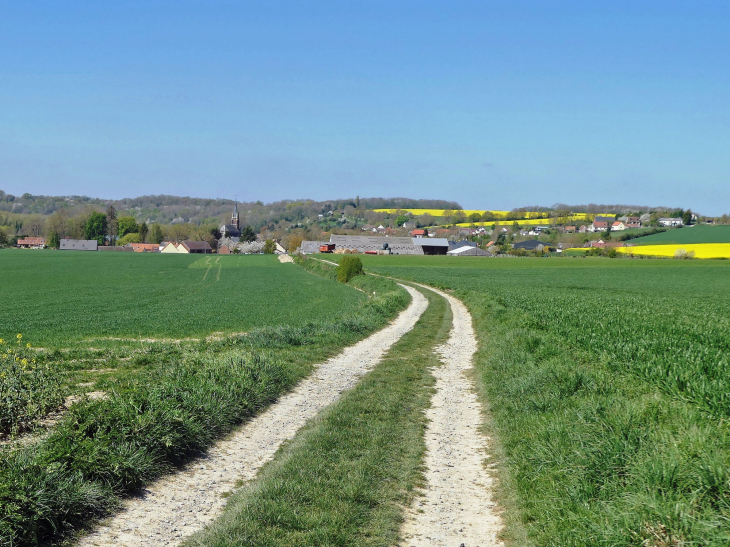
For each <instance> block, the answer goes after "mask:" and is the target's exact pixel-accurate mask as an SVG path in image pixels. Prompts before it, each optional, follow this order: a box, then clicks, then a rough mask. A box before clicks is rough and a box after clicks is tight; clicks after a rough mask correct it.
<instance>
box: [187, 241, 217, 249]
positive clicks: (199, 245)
mask: <svg viewBox="0 0 730 547" xmlns="http://www.w3.org/2000/svg"><path fill="white" fill-rule="evenodd" d="M182 244H183V245H185V248H186V249H187V250H188V251H193V250H195V251H208V250H212V248H211V246H210V245H208V242H207V241H183V242H182Z"/></svg>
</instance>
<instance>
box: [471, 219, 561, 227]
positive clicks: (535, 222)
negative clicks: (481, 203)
mask: <svg viewBox="0 0 730 547" xmlns="http://www.w3.org/2000/svg"><path fill="white" fill-rule="evenodd" d="M495 222H497V223H499V221H498V220H497V221H494V220H492V221H490V222H461V223H459V224H457V226H461V227H464V228H468V227H470V226H492V225H493V224H494V223H495ZM515 222H516V223H517V224H518V226H549V225H550V224H552V219H550V218H533V219H532V220H529V219H528V220H524V219H523V220H505V221H503V222H502V223H501V225H502V226H506V227H509V226H512V225H513V224H514V223H515Z"/></svg>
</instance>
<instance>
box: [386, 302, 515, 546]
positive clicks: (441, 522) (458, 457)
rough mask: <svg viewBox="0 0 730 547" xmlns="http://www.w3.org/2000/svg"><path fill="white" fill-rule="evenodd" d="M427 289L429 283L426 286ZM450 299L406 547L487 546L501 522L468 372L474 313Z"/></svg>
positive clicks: (473, 348) (492, 542)
mask: <svg viewBox="0 0 730 547" xmlns="http://www.w3.org/2000/svg"><path fill="white" fill-rule="evenodd" d="M427 288H428V287H427ZM431 290H434V291H435V292H436V293H438V294H440V295H441V296H443V297H444V298H446V299H447V300H448V302H449V304H450V305H451V310H452V313H453V318H454V319H453V326H452V329H451V333H450V335H449V340H448V341H447V343H446V344H445V345H444V346H441V347H439V348H438V350H437V351H438V352H439V353H440V354H441V356H442V359H441V360H442V361H443V366H441V367H438V368H436V369H434V371H433V374H434V376H435V377H436V393H435V394H434V396H433V398H432V399H431V408H430V409H429V410H428V411H427V412H426V415H427V417H428V418H429V425H428V428H427V430H426V448H427V451H428V452H427V454H426V461H425V465H426V469H427V471H426V479H427V481H428V482H427V486H426V488H425V489H424V491H423V496H421V497H418V498H416V500H415V503H414V504H413V506H412V507H411V508H410V509H409V510H408V512H407V514H406V521H405V523H404V525H403V528H402V530H401V533H402V537H403V541H402V542H401V544H400V545H401V546H403V547H423V546H429V547H431V546H433V547H435V546H448V547H459V546H460V545H464V546H465V547H488V546H495V545H502V542H500V541H498V540H497V534H498V533H499V531H500V529H501V527H502V523H501V519H500V516H499V513H498V512H497V508H496V507H495V504H494V503H493V501H492V499H491V493H490V492H491V487H492V482H493V479H492V478H491V477H490V476H489V473H488V472H487V471H486V469H485V468H484V465H483V460H484V458H485V457H486V456H487V454H488V453H487V450H488V447H489V439H487V438H486V437H484V435H482V434H481V433H480V432H479V430H478V428H479V424H481V423H482V415H481V407H480V404H479V401H478V400H477V397H476V394H475V393H474V384H473V382H472V381H471V378H470V377H469V376H468V375H467V373H468V371H469V369H471V367H472V358H473V356H474V353H475V352H476V349H477V340H476V337H475V335H474V329H473V328H472V324H471V315H470V314H469V311H468V310H467V309H466V306H464V304H462V303H461V302H460V301H459V300H458V299H456V298H454V297H452V296H450V295H449V294H446V293H443V292H441V291H437V290H435V289H431Z"/></svg>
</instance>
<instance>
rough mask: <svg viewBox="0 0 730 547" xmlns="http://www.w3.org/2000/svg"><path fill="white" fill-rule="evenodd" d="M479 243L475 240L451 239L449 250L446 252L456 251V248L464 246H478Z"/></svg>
mask: <svg viewBox="0 0 730 547" xmlns="http://www.w3.org/2000/svg"><path fill="white" fill-rule="evenodd" d="M476 246H477V244H476V243H475V242H474V241H467V240H463V241H449V250H448V251H447V252H446V254H449V253H450V252H451V251H454V250H456V249H460V248H462V247H476Z"/></svg>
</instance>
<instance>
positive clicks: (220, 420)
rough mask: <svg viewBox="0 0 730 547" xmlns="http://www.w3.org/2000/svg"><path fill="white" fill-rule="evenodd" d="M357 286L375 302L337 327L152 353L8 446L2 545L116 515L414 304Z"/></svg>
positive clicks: (284, 329) (376, 286)
mask: <svg viewBox="0 0 730 547" xmlns="http://www.w3.org/2000/svg"><path fill="white" fill-rule="evenodd" d="M358 282H360V283H364V285H363V286H365V287H367V288H368V289H369V290H370V289H373V290H370V293H373V292H374V293H375V294H370V297H369V298H368V299H367V301H365V302H364V303H363V304H362V305H361V306H360V307H359V308H357V309H356V310H355V311H353V312H352V313H350V314H345V315H344V316H341V317H340V316H338V318H337V320H336V321H332V320H327V319H323V320H320V321H311V322H309V323H306V324H304V325H298V326H287V325H280V326H271V327H264V328H261V329H255V330H252V331H250V332H249V333H247V335H245V336H238V337H233V338H226V339H222V340H217V341H211V342H201V343H199V344H198V345H195V344H190V345H188V346H185V347H180V346H178V345H175V344H157V345H149V346H147V347H146V349H145V351H143V352H142V353H138V354H135V356H134V358H133V359H132V360H130V361H125V362H124V364H123V365H122V366H121V368H120V369H119V370H116V371H115V373H114V374H110V375H108V376H106V377H104V378H103V379H100V380H98V381H97V386H95V387H97V388H98V387H101V388H103V389H104V391H106V393H107V395H108V397H107V398H106V399H100V400H89V399H86V400H83V401H81V402H79V403H77V404H75V405H74V406H72V407H71V409H70V410H69V411H68V412H67V413H66V415H65V416H64V417H63V418H62V420H61V421H60V422H59V423H58V424H57V425H56V426H55V428H54V430H53V431H52V432H51V434H50V435H48V436H47V437H45V438H43V439H41V440H40V441H39V442H37V443H36V444H34V445H32V446H20V447H18V446H4V447H3V448H2V449H1V451H0V546H3V547H5V546H20V545H41V544H47V543H49V542H51V541H58V540H61V539H63V538H64V537H68V536H69V534H72V533H73V532H75V531H77V530H79V529H80V528H82V527H83V526H84V525H87V524H88V523H89V522H90V521H92V520H93V519H94V518H98V517H102V516H105V515H108V514H110V513H111V512H112V511H113V510H114V509H115V508H116V507H117V505H118V503H119V501H120V498H121V497H122V496H124V495H126V494H128V493H130V492H132V491H134V490H135V489H137V488H139V487H141V486H143V485H144V484H146V483H148V482H149V481H151V480H153V479H155V478H157V477H159V476H161V475H162V474H165V473H168V472H170V471H173V470H174V469H175V467H176V466H178V465H180V464H181V463H183V462H185V461H186V460H187V459H189V458H190V457H193V456H195V455H196V454H199V453H200V452H201V451H203V450H205V448H207V447H208V446H210V445H211V444H212V443H213V442H214V441H215V440H216V439H218V438H220V437H221V436H222V435H224V434H226V433H227V432H228V431H230V430H231V429H232V428H233V427H235V426H236V425H237V424H240V423H242V422H244V421H246V420H247V419H249V418H250V417H252V416H253V415H255V414H256V413H258V412H259V411H260V410H261V409H263V408H264V407H266V406H267V405H269V404H270V403H272V402H273V401H274V400H276V398H277V397H278V396H279V395H281V394H282V393H284V392H285V391H287V390H289V389H291V388H292V387H293V386H294V385H295V384H296V383H297V382H298V381H299V380H300V379H301V378H302V377H304V376H306V375H307V374H308V373H309V372H310V371H311V367H312V365H313V364H314V363H316V362H318V361H320V360H323V359H325V358H327V357H329V356H331V355H333V354H334V353H336V352H337V351H339V350H340V349H341V348H342V347H343V346H346V345H349V344H352V343H354V342H355V341H357V340H360V339H362V338H363V337H365V336H367V335H368V334H369V333H371V332H373V331H375V330H377V329H378V328H381V327H382V326H383V325H384V323H385V322H386V321H388V320H389V319H391V318H392V317H394V316H395V315H396V313H397V312H398V311H399V310H401V309H403V308H404V307H405V306H406V305H407V304H408V300H409V297H408V294H407V293H406V292H405V291H404V290H403V289H401V288H400V287H398V286H397V285H395V284H394V283H392V282H391V281H388V280H380V279H370V280H365V281H359V280H358ZM353 284H355V282H354V280H353Z"/></svg>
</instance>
